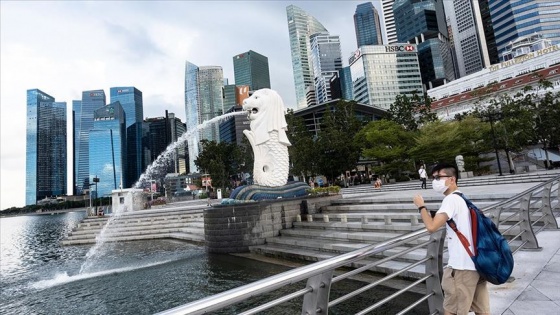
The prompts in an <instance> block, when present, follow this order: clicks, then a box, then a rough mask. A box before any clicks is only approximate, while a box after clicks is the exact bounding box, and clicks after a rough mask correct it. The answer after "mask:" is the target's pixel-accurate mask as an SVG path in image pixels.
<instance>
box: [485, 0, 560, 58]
mask: <svg viewBox="0 0 560 315" xmlns="http://www.w3.org/2000/svg"><path fill="white" fill-rule="evenodd" d="M489 6H490V15H491V16H492V24H493V25H494V35H495V36H496V45H497V49H498V53H499V54H501V53H503V52H504V50H505V49H506V45H508V44H509V43H510V42H512V41H514V40H516V39H517V38H518V37H522V36H526V35H530V34H534V33H539V34H541V35H542V36H543V38H544V39H549V40H550V41H551V43H552V44H553V45H556V44H560V20H559V19H558V12H560V1H550V0H525V1H509V0H496V1H489Z"/></svg>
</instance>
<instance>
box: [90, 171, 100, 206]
mask: <svg viewBox="0 0 560 315" xmlns="http://www.w3.org/2000/svg"><path fill="white" fill-rule="evenodd" d="M93 182H94V183H95V199H97V197H98V195H97V194H98V190H97V183H99V177H97V175H95V177H94V178H93ZM90 194H91V193H90ZM95 215H97V203H96V204H95Z"/></svg>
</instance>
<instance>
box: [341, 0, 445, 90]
mask: <svg viewBox="0 0 560 315" xmlns="http://www.w3.org/2000/svg"><path fill="white" fill-rule="evenodd" d="M393 9H394V10H393V11H394V17H395V26H396V29H397V38H398V41H399V43H411V44H417V48H418V59H419V61H420V71H421V74H422V83H423V84H424V89H425V90H429V89H431V88H433V87H437V86H440V85H443V84H445V83H446V82H448V81H452V80H455V69H454V67H453V58H452V54H451V47H450V44H449V41H448V32H447V25H446V22H445V12H444V8H443V3H442V1H438V0H427V1H421V0H398V1H395V3H394V5H393ZM352 78H354V76H353V75H352Z"/></svg>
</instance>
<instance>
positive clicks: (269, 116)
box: [243, 89, 290, 145]
mask: <svg viewBox="0 0 560 315" xmlns="http://www.w3.org/2000/svg"><path fill="white" fill-rule="evenodd" d="M243 110H245V111H247V112H248V117H249V120H250V121H251V131H253V132H254V134H255V139H256V142H257V144H261V143H264V142H266V141H268V140H269V139H270V132H272V131H278V138H279V141H280V143H283V144H285V145H290V141H288V137H287V136H286V130H287V129H288V124H287V123H286V117H285V116H284V102H283V101H282V98H281V97H280V95H279V94H278V93H277V92H276V91H274V90H271V89H260V90H257V91H255V92H254V93H253V95H251V96H250V97H249V98H247V99H245V100H244V101H243Z"/></svg>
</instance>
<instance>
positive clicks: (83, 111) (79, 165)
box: [72, 90, 106, 194]
mask: <svg viewBox="0 0 560 315" xmlns="http://www.w3.org/2000/svg"><path fill="white" fill-rule="evenodd" d="M105 104H106V98H105V92H103V90H91V91H83V92H82V101H73V102H72V106H73V110H74V113H75V115H74V116H75V118H74V119H75V120H74V126H75V130H74V135H75V138H74V144H75V146H74V155H75V161H76V164H75V165H74V167H75V171H74V176H75V177H76V186H77V189H76V193H77V194H82V193H83V190H84V189H89V184H90V181H89V131H90V129H92V128H93V111H94V110H96V109H98V108H100V107H103V106H105Z"/></svg>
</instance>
